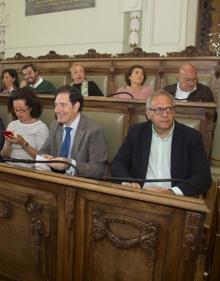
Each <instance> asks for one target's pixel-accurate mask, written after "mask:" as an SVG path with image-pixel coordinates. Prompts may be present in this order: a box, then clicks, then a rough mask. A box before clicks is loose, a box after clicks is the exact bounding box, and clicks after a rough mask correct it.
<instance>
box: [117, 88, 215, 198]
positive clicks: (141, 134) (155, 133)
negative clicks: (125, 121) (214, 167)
mask: <svg viewBox="0 0 220 281" xmlns="http://www.w3.org/2000/svg"><path fill="white" fill-rule="evenodd" d="M146 107H147V110H146V115H147V117H148V120H149V121H147V122H144V123H139V124H136V125H134V126H133V127H132V128H131V129H130V131H129V133H128V136H127V137H126V139H125V141H124V143H123V144H122V146H121V148H120V149H119V151H118V153H117V155H116V156H115V158H114V160H113V163H112V176H114V177H124V178H140V179H164V178H165V179H167V178H168V179H170V178H175V179H180V180H177V181H174V182H171V183H170V182H160V183H145V184H144V188H147V189H149V190H152V191H156V192H163V193H175V194H177V195H187V196H193V195H199V194H201V193H203V192H206V191H207V190H208V188H209V187H210V184H211V175H210V168H209V164H208V160H207V157H206V154H205V150H204V146H203V143H202V137H201V135H200V133H199V132H198V131H196V130H195V129H192V128H190V127H187V126H185V125H183V124H180V123H178V122H177V121H175V120H174V115H175V112H174V101H173V97H172V96H171V95H169V94H168V93H167V92H166V91H164V90H160V91H159V92H157V93H155V94H154V95H152V96H150V97H149V98H148V100H147V105H146ZM124 184H128V185H129V186H134V187H140V185H139V184H138V183H137V182H135V180H134V181H133V182H132V183H126V182H125V183H124Z"/></svg>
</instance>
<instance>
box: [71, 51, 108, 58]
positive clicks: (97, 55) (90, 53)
mask: <svg viewBox="0 0 220 281" xmlns="http://www.w3.org/2000/svg"><path fill="white" fill-rule="evenodd" d="M111 57H112V55H111V54H107V53H105V54H100V53H97V52H96V50H95V49H89V50H88V52H87V53H85V54H84V55H75V56H74V58H77V59H87V58H111Z"/></svg>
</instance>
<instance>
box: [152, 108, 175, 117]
mask: <svg viewBox="0 0 220 281" xmlns="http://www.w3.org/2000/svg"><path fill="white" fill-rule="evenodd" d="M174 109H175V107H174V106H168V107H156V108H149V110H151V111H153V112H154V113H155V114H156V115H162V114H163V113H164V111H166V113H167V114H172V113H174Z"/></svg>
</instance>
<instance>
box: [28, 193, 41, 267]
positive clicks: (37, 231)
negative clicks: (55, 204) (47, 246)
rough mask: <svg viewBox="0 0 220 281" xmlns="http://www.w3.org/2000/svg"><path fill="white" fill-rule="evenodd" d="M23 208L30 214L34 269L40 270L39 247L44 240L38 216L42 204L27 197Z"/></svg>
mask: <svg viewBox="0 0 220 281" xmlns="http://www.w3.org/2000/svg"><path fill="white" fill-rule="evenodd" d="M24 207H25V209H26V210H27V212H28V213H29V214H30V217H31V222H30V227H31V231H32V234H33V237H34V246H35V267H36V269H37V270H40V268H41V245H42V242H43V238H44V233H45V229H44V224H43V222H42V220H41V219H40V217H39V216H40V214H41V212H42V211H43V206H42V204H39V203H38V202H36V201H34V200H33V198H32V197H31V196H28V197H27V199H26V201H25V203H24Z"/></svg>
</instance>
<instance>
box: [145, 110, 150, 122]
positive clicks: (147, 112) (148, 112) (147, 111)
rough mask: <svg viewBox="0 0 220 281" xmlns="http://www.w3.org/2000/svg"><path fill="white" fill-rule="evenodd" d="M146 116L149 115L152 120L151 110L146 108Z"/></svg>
mask: <svg viewBox="0 0 220 281" xmlns="http://www.w3.org/2000/svg"><path fill="white" fill-rule="evenodd" d="M145 114H146V116H147V119H149V120H151V112H150V111H149V110H146V113H145Z"/></svg>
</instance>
